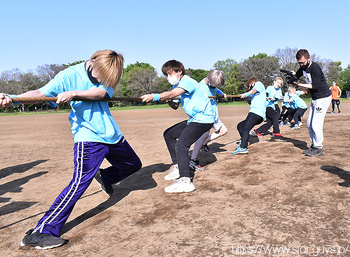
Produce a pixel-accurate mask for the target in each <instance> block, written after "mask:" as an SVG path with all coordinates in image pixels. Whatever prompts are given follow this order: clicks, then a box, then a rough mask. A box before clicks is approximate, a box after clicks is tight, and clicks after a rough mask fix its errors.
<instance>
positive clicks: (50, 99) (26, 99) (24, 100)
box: [11, 95, 240, 103]
mask: <svg viewBox="0 0 350 257" xmlns="http://www.w3.org/2000/svg"><path fill="white" fill-rule="evenodd" d="M234 97H240V95H228V96H227V98H234ZM209 98H217V99H219V98H223V97H222V96H209ZM173 99H174V100H179V99H180V98H179V97H175V98H173ZM11 100H12V102H14V103H19V102H21V103H44V102H56V101H57V97H13V98H11ZM73 101H98V102H101V101H109V102H112V101H118V102H141V101H142V100H141V98H140V97H111V98H103V99H99V100H87V99H81V98H73Z"/></svg>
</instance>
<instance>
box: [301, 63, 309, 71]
mask: <svg viewBox="0 0 350 257" xmlns="http://www.w3.org/2000/svg"><path fill="white" fill-rule="evenodd" d="M309 65H310V61H307V62H306V64H305V65H302V66H300V69H302V70H306V69H307V67H309Z"/></svg>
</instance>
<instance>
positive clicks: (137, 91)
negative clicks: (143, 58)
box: [125, 67, 157, 96]
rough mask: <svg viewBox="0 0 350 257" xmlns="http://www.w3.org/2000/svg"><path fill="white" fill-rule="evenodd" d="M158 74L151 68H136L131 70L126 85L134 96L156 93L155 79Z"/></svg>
mask: <svg viewBox="0 0 350 257" xmlns="http://www.w3.org/2000/svg"><path fill="white" fill-rule="evenodd" d="M156 77H157V72H155V71H154V70H152V69H150V68H145V69H144V68H140V67H135V68H134V69H132V70H130V71H129V72H128V74H127V78H126V79H125V83H126V85H127V88H128V89H129V91H131V92H132V96H140V95H144V94H149V93H154V92H155V91H156V89H157V86H156V83H155V78H156Z"/></svg>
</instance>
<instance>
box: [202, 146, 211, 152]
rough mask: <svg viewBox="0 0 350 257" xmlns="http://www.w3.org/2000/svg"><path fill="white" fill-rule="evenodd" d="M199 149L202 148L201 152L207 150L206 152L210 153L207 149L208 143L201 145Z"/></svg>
mask: <svg viewBox="0 0 350 257" xmlns="http://www.w3.org/2000/svg"><path fill="white" fill-rule="evenodd" d="M201 150H202V151H203V152H207V153H210V152H211V151H210V149H209V147H208V145H202V148H201Z"/></svg>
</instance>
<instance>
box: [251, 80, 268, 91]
mask: <svg viewBox="0 0 350 257" xmlns="http://www.w3.org/2000/svg"><path fill="white" fill-rule="evenodd" d="M253 89H255V90H256V91H258V92H262V91H264V90H265V87H264V85H263V84H262V83H261V82H256V83H255V85H254V87H253Z"/></svg>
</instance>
